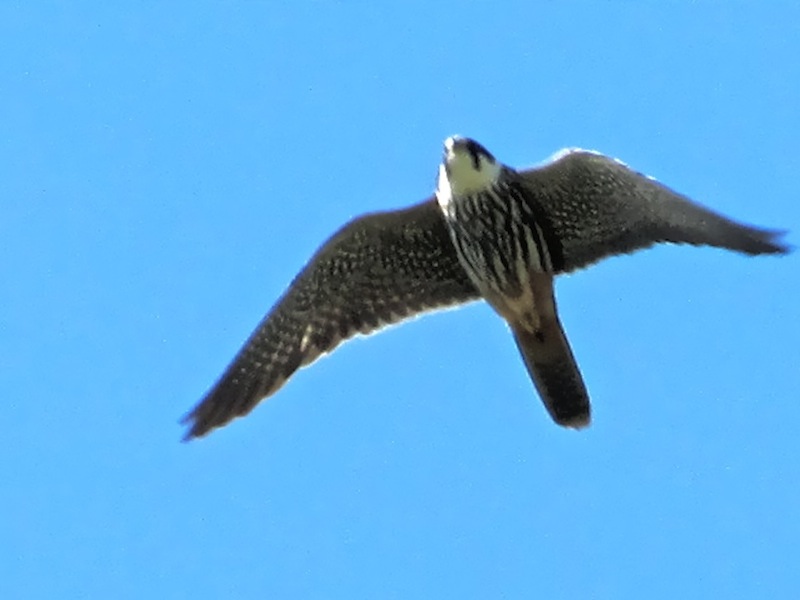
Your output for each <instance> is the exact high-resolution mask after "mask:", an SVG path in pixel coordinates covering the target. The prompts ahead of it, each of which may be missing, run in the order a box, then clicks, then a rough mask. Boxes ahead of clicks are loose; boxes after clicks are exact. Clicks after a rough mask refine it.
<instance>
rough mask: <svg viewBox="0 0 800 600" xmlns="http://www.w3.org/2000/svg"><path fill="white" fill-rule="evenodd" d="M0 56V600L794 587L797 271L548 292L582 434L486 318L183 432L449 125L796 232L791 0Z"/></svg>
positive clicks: (683, 253)
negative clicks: (598, 165) (308, 270)
mask: <svg viewBox="0 0 800 600" xmlns="http://www.w3.org/2000/svg"><path fill="white" fill-rule="evenodd" d="M0 39H2V40H3V41H2V52H0V81H2V93H0V115H2V117H0V164H2V165H3V169H2V170H3V176H2V178H0V203H1V204H0V205H1V206H2V208H3V210H2V218H0V249H2V258H0V281H2V282H3V288H4V289H3V292H2V294H0V397H2V399H3V409H2V412H0V414H2V424H3V430H4V444H3V446H4V451H3V454H4V456H3V460H2V461H0V514H2V515H3V516H2V517H0V540H2V541H0V559H1V562H2V564H3V565H4V570H5V572H4V575H3V577H2V578H0V597H3V598H54V597H59V598H78V597H80V598H101V597H102V598H105V597H114V598H145V597H154V598H184V597H193V598H230V597H265V598H266V597H269V598H325V599H329V598H330V599H332V598H348V599H351V598H398V599H400V598H509V599H514V598H531V597H554V598H559V597H563V598H641V597H648V598H675V597H676V596H681V597H692V598H694V597H697V598H700V597H703V598H706V597H727V598H753V597H790V596H792V595H793V594H797V593H798V592H800V573H799V572H798V569H797V557H798V554H799V553H800V541H798V540H800V516H799V515H798V506H800V486H799V485H798V481H800V467H799V466H798V465H799V464H800V462H799V461H798V456H799V455H800V442H798V433H797V422H798V421H800V402H798V389H800V369H798V364H799V363H800V350H798V342H797V340H798V339H799V338H800V324H799V322H798V318H797V314H798V299H797V296H798V291H800V269H799V268H798V256H797V254H795V255H791V256H788V257H785V258H780V259H777V258H747V257H743V256H739V255H734V254H730V253H725V252H722V251H718V250H711V249H694V248H678V247H661V248H658V249H654V250H651V251H647V252H642V253H639V254H636V255H634V256H630V257H624V258H617V259H613V260H609V261H606V262H605V263H603V264H600V265H598V266H596V267H594V268H592V269H590V270H587V271H584V272H580V273H577V274H575V275H572V276H570V277H566V278H563V279H561V280H560V281H559V282H558V286H557V295H558V299H559V306H560V310H561V317H562V321H563V323H564V326H565V328H566V330H567V333H568V335H569V338H570V340H571V342H572V346H573V349H574V352H575V354H576V356H577V358H578V361H579V363H580V365H581V368H582V370H583V373H584V377H585V379H586V381H587V385H588V387H589V390H590V393H591V396H592V399H593V403H594V423H593V426H592V427H591V428H590V429H589V430H587V431H584V432H580V433H576V432H573V431H567V430H563V429H560V428H558V427H556V426H554V425H553V423H552V422H551V421H550V420H549V418H548V417H547V416H546V414H545V412H544V409H543V407H542V405H541V403H540V401H539V399H538V398H537V397H536V395H535V393H534V391H533V389H532V386H531V384H530V382H529V380H528V378H527V376H526V374H525V371H524V368H523V367H522V363H521V361H520V360H519V358H518V356H517V351H516V348H515V347H514V344H513V342H512V340H511V338H510V336H509V334H508V332H507V330H506V328H505V326H504V324H503V323H502V321H500V320H499V319H498V318H497V317H495V316H494V314H493V313H492V312H491V311H490V310H489V309H488V308H487V307H486V306H485V305H480V304H475V305H471V306H469V307H466V308H463V309H460V310H456V311H449V312H445V313H440V314H434V315H429V316H426V317H424V318H421V319H418V320H415V321H413V322H411V323H408V324H405V325H403V326H400V327H395V328H392V329H390V330H388V331H385V332H382V333H381V334H379V335H377V336H373V337H370V338H360V339H358V340H355V341H353V342H350V343H348V344H346V345H344V346H343V347H341V348H340V349H339V350H337V351H336V352H335V353H334V354H332V355H331V356H329V357H327V358H325V359H324V360H322V361H320V362H318V363H317V364H315V365H314V366H313V368H310V369H305V370H303V371H301V372H300V373H299V374H298V375H297V376H296V377H295V378H294V379H293V380H292V381H291V382H290V383H289V384H288V385H287V386H286V387H285V388H284V389H283V390H281V391H280V393H279V394H277V395H276V396H275V397H274V398H272V399H271V400H270V401H269V402H266V403H264V404H262V405H260V406H259V407H258V408H257V409H256V410H255V411H254V412H253V413H252V414H251V415H250V416H249V417H248V418H247V419H243V420H238V421H236V422H235V423H233V424H232V425H230V426H229V427H227V428H225V429H223V430H220V431H217V432H215V433H214V434H213V435H211V436H210V437H208V438H205V439H202V440H200V441H198V442H194V443H191V444H181V443H179V439H180V437H181V436H182V434H183V430H182V428H181V427H180V426H179V425H178V419H179V417H180V416H181V415H182V414H184V413H185V412H186V411H187V410H188V409H189V408H191V407H192V406H193V405H194V403H195V402H196V401H197V400H198V399H199V398H200V397H201V396H202V394H203V393H204V391H205V390H206V389H207V388H208V387H209V386H210V385H211V384H212V383H213V382H214V380H215V379H216V378H217V377H218V376H219V374H220V373H221V372H222V370H223V368H224V367H225V365H226V364H227V362H228V361H229V360H230V359H231V358H232V357H233V355H234V353H235V352H236V351H237V350H238V348H239V347H240V345H241V343H242V342H243V341H244V340H245V338H246V337H247V336H248V335H249V333H250V332H251V330H252V329H253V328H254V327H255V325H256V324H257V323H258V321H259V320H260V319H261V317H262V316H263V314H264V313H265V312H266V311H267V309H268V308H269V307H270V306H271V304H272V303H273V302H274V301H275V299H276V298H277V297H278V296H279V294H280V293H281V292H282V291H283V289H284V288H285V286H286V285H287V284H288V282H289V281H290V280H291V278H292V277H293V276H294V275H295V274H296V272H297V271H298V270H299V268H300V267H301V266H302V265H303V264H304V262H305V261H306V260H307V259H308V258H309V256H310V255H311V253H312V252H313V251H314V250H315V249H316V247H317V246H318V244H320V243H321V242H322V241H323V240H324V239H325V238H326V236H328V235H329V234H330V233H332V232H333V231H334V230H335V229H336V228H338V227H339V226H340V225H341V224H342V223H344V222H345V221H346V220H348V219H350V218H351V217H353V216H355V215H358V214H360V213H363V212H366V211H370V210H380V209H385V208H394V207H401V206H404V205H407V204H411V203H412V202H415V201H417V200H420V199H422V198H424V197H426V196H427V195H429V194H430V193H431V192H432V189H433V185H434V178H435V174H436V169H437V165H438V161H439V158H440V156H441V143H442V140H443V139H444V138H445V137H446V136H448V135H450V134H454V133H461V134H464V135H469V136H472V137H475V138H476V139H478V140H479V141H480V142H482V143H483V144H484V145H486V146H487V147H488V148H489V149H490V150H491V151H493V152H494V154H495V155H496V156H497V157H498V158H499V159H500V160H502V161H504V162H506V163H508V164H511V165H514V166H526V165H530V164H534V163H537V162H539V161H541V160H543V159H544V158H546V157H547V156H549V155H550V154H551V153H553V152H554V151H556V150H558V149H559V148H562V147H564V146H582V147H588V148H593V149H597V150H600V151H602V152H605V153H608V154H612V155H614V156H618V157H619V158H621V159H623V160H624V161H626V162H627V163H629V164H630V165H632V166H633V167H635V168H636V169H638V170H641V171H644V172H646V173H649V174H651V175H653V176H655V177H657V178H659V179H660V180H661V181H663V182H665V183H667V184H668V185H670V186H671V187H673V188H675V189H677V190H679V191H681V192H683V193H685V194H688V195H690V196H691V197H693V198H695V199H696V200H698V201H701V202H703V203H704V204H707V205H709V206H711V207H713V208H715V209H717V210H719V211H721V212H723V213H725V214H727V215H730V216H732V217H734V218H737V219H740V220H744V221H747V222H752V223H755V224H760V225H764V226H772V227H777V228H782V229H788V230H790V232H791V233H790V234H789V235H788V238H787V239H788V241H790V242H793V243H797V239H798V237H797V235H798V233H797V232H798V231H800V203H799V202H798V191H797V182H798V173H799V172H800V153H798V152H797V139H798V137H800V118H798V105H800V61H798V60H797V57H798V56H800V9H798V8H797V7H796V6H792V5H790V4H789V3H788V2H787V3H782V4H780V3H775V4H769V5H761V6H757V5H756V4H755V3H753V4H752V5H746V4H745V3H736V4H735V6H734V5H723V4H722V3H716V2H713V3H712V2H708V3H702V2H701V3H677V2H671V3H660V4H658V5H656V3H638V4H634V3H619V4H613V3H600V2H598V3H571V2H564V3H558V4H556V3H528V2H516V3H505V4H503V6H502V7H500V6H499V5H497V4H496V3H489V2H486V3H482V4H475V5H472V4H468V3H462V2H448V1H443V2H437V3H428V2H425V3H421V2H420V3H412V2H405V3H398V4H396V5H392V6H389V5H388V4H383V3H381V4H379V3H367V2H358V1H354V2H338V3H332V2H331V3H324V2H314V3H307V2H293V3H288V2H287V3H255V2H247V3H235V2H225V3H222V2H220V3H204V2H173V3H161V4H154V3H126V4H124V5H113V4H112V3H99V2H98V3H89V2H85V3H47V2H37V3H21V2H16V3H12V2H8V3H2V4H0Z"/></svg>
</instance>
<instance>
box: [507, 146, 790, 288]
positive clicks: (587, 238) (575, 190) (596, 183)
mask: <svg viewBox="0 0 800 600" xmlns="http://www.w3.org/2000/svg"><path fill="white" fill-rule="evenodd" d="M519 176H520V178H519V182H520V184H521V185H522V186H524V187H525V189H526V195H527V196H528V197H529V198H531V200H532V202H533V204H534V206H535V208H536V209H537V210H538V211H539V215H537V216H538V217H540V218H541V219H542V220H544V221H546V222H545V223H541V224H540V226H541V227H542V228H543V229H544V230H545V231H547V232H550V233H551V234H552V235H551V237H552V238H553V240H554V241H555V242H556V243H557V244H558V245H557V247H554V248H551V249H550V251H551V254H554V255H555V258H556V259H557V260H554V266H556V272H569V271H573V270H575V269H580V268H583V267H586V266H588V265H590V264H592V263H594V262H597V261H599V260H601V259H603V258H606V257H608V256H612V255H616V254H624V253H628V252H633V251H635V250H638V249H641V248H647V247H649V246H652V245H653V244H656V243H659V242H672V243H676V244H694V245H703V246H716V247H718V248H726V249H728V250H735V251H737V252H743V253H745V254H781V253H785V252H787V251H788V248H787V247H786V246H785V245H783V244H781V243H780V242H779V241H777V240H776V238H777V237H778V236H779V235H780V234H781V233H782V232H777V231H770V230H766V229H759V228H756V227H750V226H747V225H743V224H739V223H736V222H735V221H732V220H730V219H728V218H726V217H723V216H722V215H719V214H717V213H715V212H713V211H711V210H709V209H707V208H704V207H702V206H700V205H699V204H695V203H694V202H692V201H691V200H689V199H688V198H686V197H685V196H682V195H680V194H678V193H676V192H674V191H672V190H671V189H669V188H668V187H666V186H664V185H662V184H660V183H659V182H657V181H656V180H654V179H652V178H650V177H647V176H645V175H642V174H641V173H637V172H636V171H633V170H632V169H630V168H628V167H627V166H626V165H625V164H623V163H621V162H619V161H617V160H614V159H612V158H609V157H607V156H603V155H601V154H597V153H595V152H588V151H583V150H570V151H564V152H561V153H559V154H558V155H557V156H556V157H554V158H553V159H552V160H551V161H550V162H549V163H547V164H545V165H543V166H540V167H536V168H533V169H528V170H525V171H520V172H519ZM555 263H560V264H555Z"/></svg>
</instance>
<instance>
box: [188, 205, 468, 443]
mask: <svg viewBox="0 0 800 600" xmlns="http://www.w3.org/2000/svg"><path fill="white" fill-rule="evenodd" d="M477 298H479V294H478V292H477V290H476V289H475V287H474V286H473V284H472V282H471V281H470V280H469V277H468V276H467V274H466V272H465V271H464V269H463V268H462V267H461V265H460V263H459V261H458V256H457V255H456V251H455V248H454V246H453V244H452V242H451V240H450V235H449V232H448V230H447V224H446V223H445V220H444V216H443V215H442V214H441V211H440V209H439V207H438V205H437V204H436V200H434V199H428V200H426V201H425V202H423V203H421V204H417V205H415V206H412V207H411V208H407V209H403V210H397V211H390V212H382V213H374V214H370V215H365V216H362V217H359V218H357V219H354V220H353V221H351V222H350V223H348V224H347V225H345V226H344V227H343V228H342V229H341V230H340V231H339V232H338V233H336V234H335V235H333V237H331V238H330V239H329V240H328V241H327V242H326V243H325V244H324V245H323V246H322V247H321V248H320V249H319V250H318V251H317V253H316V254H315V255H314V256H313V257H312V259H311V260H310V261H309V263H308V264H307V265H306V266H305V268H304V269H303V270H302V271H301V272H300V273H299V274H298V275H297V277H296V278H295V279H294V281H293V282H292V284H291V285H290V286H289V288H288V290H287V291H286V292H285V293H284V295H283V296H282V297H281V298H280V299H279V300H278V302H277V303H276V304H275V306H274V307H273V308H272V310H271V311H270V312H269V313H268V314H267V316H266V317H265V318H264V320H263V321H262V322H261V323H260V324H259V326H258V328H257V329H256V330H255V332H253V334H252V335H251V336H250V338H249V339H248V340H247V342H246V343H245V345H244V347H243V348H242V349H241V350H240V351H239V354H238V355H237V356H236V358H235V359H234V360H233V362H232V363H231V364H230V366H229V367H228V368H227V370H226V371H225V373H224V374H223V375H222V377H221V378H220V379H219V381H218V382H217V383H216V385H215V386H214V387H213V388H212V389H211V390H210V391H209V392H208V394H207V395H206V396H205V397H204V398H203V400H202V401H201V402H200V403H199V404H198V405H197V406H196V407H195V408H194V409H193V410H192V411H191V412H190V413H189V414H188V415H187V416H186V417H185V419H184V422H186V423H188V424H189V431H188V433H187V435H186V439H191V438H193V437H199V436H202V435H205V434H206V433H208V432H209V431H211V430H212V429H214V428H216V427H219V426H221V425H224V424H226V423H227V422H228V421H230V420H231V419H233V418H235V417H237V416H241V415H245V414H247V413H248V412H249V411H250V410H251V409H252V408H253V407H254V406H255V405H256V404H257V403H258V402H259V401H260V400H262V399H263V398H265V397H267V396H269V395H271V394H274V393H275V392H276V391H277V390H278V389H279V388H280V387H281V386H282V385H283V384H284V383H285V382H286V380H287V379H288V378H289V377H291V376H292V374H293V373H294V372H295V371H296V370H297V369H299V368H300V367H302V366H304V365H308V364H310V363H312V362H313V361H314V360H316V359H317V358H318V357H319V356H320V355H321V354H323V353H325V352H330V351H331V350H333V349H334V348H335V347H336V346H338V345H339V344H340V343H341V342H342V341H344V340H347V339H348V338H350V337H352V336H354V335H355V334H357V333H363V334H366V333H369V332H371V331H374V330H376V329H379V328H381V327H383V326H385V325H389V324H391V323H396V322H399V321H402V320H403V319H406V318H408V317H411V316H413V315H415V314H418V313H421V312H425V311H429V310H434V309H436V308H440V307H445V306H450V305H454V304H461V303H465V302H469V301H472V300H476V299H477Z"/></svg>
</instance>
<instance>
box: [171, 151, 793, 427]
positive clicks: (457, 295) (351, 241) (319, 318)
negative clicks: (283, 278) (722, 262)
mask: <svg viewBox="0 0 800 600" xmlns="http://www.w3.org/2000/svg"><path fill="white" fill-rule="evenodd" d="M781 235H782V232H779V231H774V230H768V229H760V228H756V227H751V226H748V225H744V224H740V223H737V222H735V221H732V220H730V219H728V218H726V217H724V216H722V215H720V214H718V213H715V212H713V211H711V210H709V209H707V208H704V207H702V206H700V205H699V204H696V203H694V202H692V201H691V200H689V199H688V198H686V197H685V196H682V195H681V194H678V193H677V192H674V191H673V190H671V189H669V188H668V187H666V186H664V185H662V184H660V183H658V182H657V181H655V180H654V179H652V178H650V177H647V176H645V175H642V174H640V173H638V172H636V171H634V170H632V169H630V168H629V167H628V166H626V165H625V164H624V163H622V162H620V161H618V160H616V159H613V158H610V157H607V156H604V155H602V154H599V153H597V152H592V151H586V150H581V149H567V150H562V151H560V152H558V153H557V154H555V155H554V156H553V157H552V158H551V159H549V160H548V161H547V162H545V163H544V164H542V165H540V166H537V167H534V168H531V169H526V170H515V169H513V168H511V167H509V166H506V165H504V164H502V163H500V162H498V161H497V160H496V159H495V158H494V156H493V155H492V154H491V153H490V152H489V151H488V150H486V148H484V147H483V146H481V145H480V144H479V143H477V142H476V141H474V140H471V139H469V138H463V137H459V136H453V137H449V138H447V139H446V140H445V142H444V155H443V158H442V162H441V164H440V166H439V177H438V182H437V187H436V193H435V196H434V197H431V198H428V199H427V200H425V201H423V202H421V203H419V204H416V205H414V206H411V207H409V208H404V209H400V210H394V211H387V212H376V213H372V214H366V215H363V216H361V217H358V218H356V219H354V220H352V221H351V222H350V223H348V224H346V225H345V226H344V227H343V228H342V229H340V230H339V231H338V232H337V233H335V234H334V235H333V236H332V237H331V238H330V239H329V240H328V241H326V242H325V243H324V244H323V245H322V247H321V248H320V249H319V250H317V252H316V253H315V254H314V256H312V258H311V260H310V261H309V262H308V264H307V265H306V266H305V267H304V268H303V269H302V270H301V271H300V273H299V274H298V275H297V276H296V277H295V279H294V280H293V281H292V283H291V284H290V285H289V288H288V289H287V290H286V292H284V294H283V296H281V298H280V299H279V300H278V301H277V303H276V304H275V305H274V306H273V308H272V309H271V310H270V311H269V313H267V315H266V317H264V319H263V320H262V321H261V323H260V324H259V325H258V327H257V328H256V330H255V331H254V332H253V333H252V335H251V336H250V338H249V339H248V340H247V341H246V342H245V344H244V346H243V347H242V349H241V350H240V351H239V353H238V354H237V355H236V357H235V358H234V359H233V362H232V363H231V364H230V365H229V366H228V368H227V369H226V370H225V372H224V373H223V374H222V377H221V378H220V379H219V380H218V381H217V383H216V384H215V385H214V386H213V387H212V388H211V390H210V391H209V392H208V393H207V394H206V395H205V397H204V398H203V399H202V400H201V401H200V402H199V404H197V406H196V407H195V408H194V409H193V410H192V411H191V412H190V413H189V414H188V415H186V417H184V423H185V424H187V425H188V432H187V433H186V436H185V438H184V439H185V440H190V439H192V438H196V437H201V436H204V435H206V434H207V433H208V432H210V431H211V430H213V429H215V428H217V427H221V426H223V425H225V424H227V423H228V422H230V421H231V420H232V419H234V418H236V417H240V416H243V415H246V414H247V413H249V412H250V411H251V410H252V409H253V408H254V407H255V406H256V404H258V403H259V402H260V401H261V400H263V399H264V398H267V397H268V396H271V395H272V394H274V393H275V392H277V391H278V390H279V389H280V388H281V387H282V386H283V385H284V384H285V383H286V381H287V380H288V379H289V378H290V377H291V376H292V375H293V374H294V373H295V371H297V370H298V369H300V368H301V367H303V366H306V365H309V364H311V363H312V362H314V361H315V360H316V359H317V358H319V357H320V356H321V355H322V354H325V353H327V352H331V351H332V350H333V349H334V348H336V347H337V346H338V345H339V344H340V343H342V342H343V341H345V340H347V339H349V338H351V337H353V336H354V335H356V334H359V333H360V334H369V333H372V332H374V331H377V330H378V329H380V328H382V327H384V326H386V325H389V324H392V323H398V322H400V321H403V320H405V319H408V318H410V317H413V316H416V315H418V314H420V313H424V312H427V311H433V310H436V309H439V308H445V307H449V306H455V305H461V304H465V303H468V302H472V301H475V300H484V301H486V302H488V303H489V305H490V306H491V307H492V308H493V309H494V311H495V312H496V313H497V314H498V315H500V316H501V317H502V318H503V319H504V320H505V321H506V323H507V324H508V326H509V328H510V330H511V333H512V335H513V337H514V341H515V342H516V345H517V348H518V349H519V352H520V354H521V356H522V360H523V363H524V365H525V367H526V369H527V371H528V374H529V376H530V378H531V380H532V381H533V384H534V387H535V388H536V390H537V391H538V393H539V396H540V397H541V399H542V401H543V403H544V406H545V408H546V409H547V411H548V413H549V414H550V416H551V417H552V418H553V420H554V421H555V422H556V423H558V424H559V425H563V426H566V427H572V428H581V427H585V426H586V425H588V424H589V422H590V415H591V410H590V403H589V395H588V393H587V391H586V385H585V384H584V381H583V378H582V376H581V373H580V370H579V369H578V365H577V363H576V362H575V358H574V356H573V353H572V350H571V349H570V346H569V342H568V341H567V338H566V336H565V334H564V329H563V327H562V326H561V322H560V320H559V316H558V310H557V307H556V302H555V296H554V288H553V283H554V279H555V277H556V276H557V275H561V274H564V273H571V272H573V271H576V270H578V269H582V268H584V267H587V266H589V265H591V264H593V263H596V262H598V261H600V260H602V259H604V258H606V257H610V256H615V255H619V254H626V253H631V252H634V251H636V250H640V249H643V248H648V247H650V246H653V245H654V244H658V243H673V244H691V245H695V246H713V247H717V248H724V249H727V250H732V251H735V252H740V253H743V254H749V255H759V254H785V253H786V252H788V251H789V249H788V247H787V246H786V245H785V244H783V243H782V242H781V241H780V240H779V239H778V238H779V237H780V236H781Z"/></svg>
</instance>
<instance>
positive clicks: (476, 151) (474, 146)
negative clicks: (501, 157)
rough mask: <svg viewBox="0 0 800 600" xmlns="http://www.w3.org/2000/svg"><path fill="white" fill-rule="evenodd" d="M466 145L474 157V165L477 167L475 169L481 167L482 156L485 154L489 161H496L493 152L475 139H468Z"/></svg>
mask: <svg viewBox="0 0 800 600" xmlns="http://www.w3.org/2000/svg"><path fill="white" fill-rule="evenodd" d="M466 147H467V152H469V155H470V157H471V158H472V165H473V166H474V167H475V170H478V169H480V166H481V156H485V157H486V159H487V160H488V161H489V162H492V163H493V162H495V160H494V156H492V154H491V152H489V151H488V150H487V149H486V148H484V147H483V146H481V145H480V144H479V143H478V142H476V141H475V140H468V141H467V143H466Z"/></svg>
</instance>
